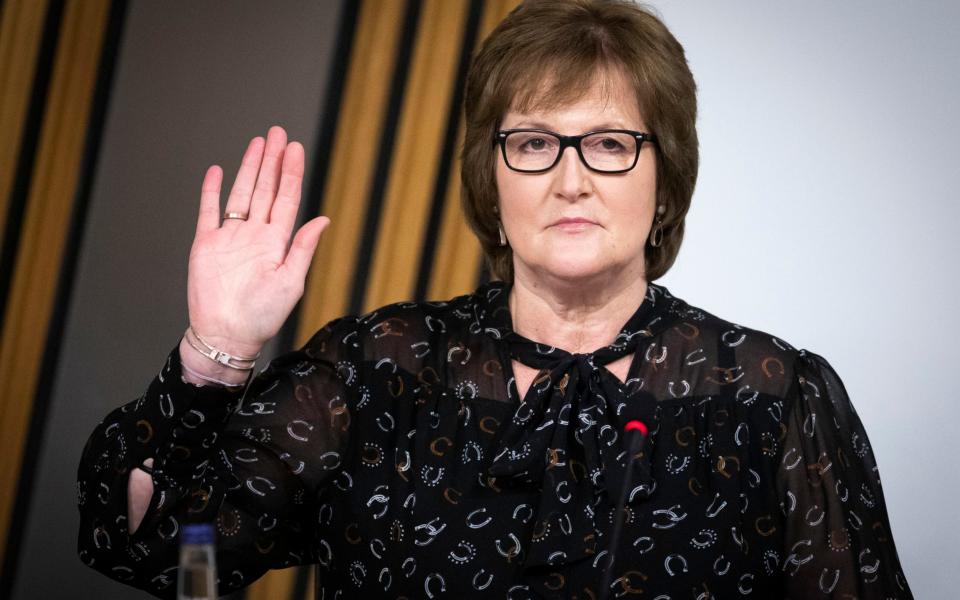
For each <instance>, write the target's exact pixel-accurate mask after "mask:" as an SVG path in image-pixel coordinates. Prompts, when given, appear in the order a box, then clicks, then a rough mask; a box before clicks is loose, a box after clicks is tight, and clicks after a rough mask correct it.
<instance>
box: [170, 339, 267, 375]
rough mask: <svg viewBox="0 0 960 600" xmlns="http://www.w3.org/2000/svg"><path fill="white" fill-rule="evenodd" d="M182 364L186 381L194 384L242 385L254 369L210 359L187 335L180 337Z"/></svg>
mask: <svg viewBox="0 0 960 600" xmlns="http://www.w3.org/2000/svg"><path fill="white" fill-rule="evenodd" d="M180 364H181V366H182V369H181V371H182V375H183V379H184V381H187V382H188V383H192V384H194V385H211V384H214V385H216V384H220V385H223V386H229V387H234V386H241V385H243V384H244V383H246V381H247V379H248V377H249V376H250V373H251V371H252V370H253V369H252V368H251V369H236V368H232V367H228V366H226V365H223V364H220V363H217V362H214V361H212V360H210V358H208V357H207V356H204V355H203V354H201V353H200V352H198V351H197V350H196V349H195V348H194V347H193V346H191V345H190V343H189V342H188V341H187V339H186V336H184V337H183V338H181V339H180ZM214 382H216V383H214Z"/></svg>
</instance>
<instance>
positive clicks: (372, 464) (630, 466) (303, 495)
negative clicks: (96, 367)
mask: <svg viewBox="0 0 960 600" xmlns="http://www.w3.org/2000/svg"><path fill="white" fill-rule="evenodd" d="M465 97H466V102H465V113H466V124H467V131H466V137H465V142H464V150H463V159H464V160H463V164H464V168H463V184H464V206H465V212H466V215H467V218H468V220H469V221H470V223H471V225H472V227H473V229H474V231H475V232H476V233H477V235H478V237H479V239H480V241H481V244H482V245H483V247H484V251H485V252H486V255H487V258H488V262H489V265H490V268H491V271H492V273H493V274H494V275H495V277H496V278H497V279H498V281H495V282H493V283H490V284H486V285H484V286H481V287H480V288H479V289H478V290H477V291H476V292H475V293H473V294H470V295H466V296H462V297H458V298H454V299H452V300H450V301H448V302H441V303H402V304H397V305H392V306H387V307H383V308H381V309H378V310H376V311H373V312H372V313H370V314H367V315H363V316H360V317H353V316H351V317H344V318H341V319H338V320H336V321H334V322H332V323H330V324H328V325H327V326H326V327H324V328H323V329H322V330H321V331H319V332H318V333H317V334H316V335H315V336H314V337H313V339H311V340H310V341H309V342H308V343H307V344H306V346H304V348H302V349H301V350H299V351H297V352H293V353H291V354H288V355H286V356H284V357H282V358H280V359H278V360H276V361H274V362H273V363H272V364H271V365H270V366H269V367H268V368H267V369H266V370H265V371H264V372H263V373H261V374H259V375H258V376H256V377H255V378H251V373H252V369H253V364H254V362H255V359H256V356H257V354H258V352H259V350H260V348H261V347H262V346H263V344H264V343H265V342H266V341H267V340H268V339H269V338H270V337H272V336H273V335H274V334H275V333H276V332H277V330H278V329H279V327H280V326H281V324H282V322H283V321H284V320H285V318H286V317H287V315H288V314H289V312H290V310H291V309H292V307H293V305H294V304H295V302H296V301H297V299H298V298H299V296H300V294H301V293H302V287H303V279H304V277H305V274H306V271H307V268H308V266H309V262H310V257H311V256H312V252H313V250H314V248H315V247H316V244H317V240H318V238H319V236H320V234H321V233H322V231H323V229H324V228H325V227H326V226H327V224H328V221H327V220H326V219H325V218H323V217H318V218H316V219H313V220H311V221H309V222H308V223H306V224H305V225H304V226H303V227H302V228H301V229H300V230H299V231H298V232H297V233H296V235H294V236H293V239H292V243H291V244H290V248H289V251H288V250H287V242H288V240H289V239H290V236H291V232H292V229H293V223H294V218H295V215H296V212H297V207H298V204H299V194H300V178H301V176H302V173H303V150H302V147H301V146H300V145H299V144H297V143H289V144H288V143H287V140H286V137H285V133H284V132H283V131H282V130H281V129H279V128H273V129H271V130H270V132H269V134H268V136H267V139H266V141H265V142H264V140H262V139H260V138H257V139H255V140H253V141H252V142H251V143H250V146H249V147H248V148H247V151H246V153H245V155H244V159H243V164H242V166H241V169H240V171H239V173H238V176H237V180H236V182H235V184H234V187H233V190H232V191H231V193H230V196H229V199H228V200H227V203H226V207H225V212H224V214H223V218H222V222H221V213H220V205H219V196H220V187H221V179H222V174H221V171H220V170H219V168H217V167H212V168H211V169H210V170H209V171H208V172H207V176H206V178H205V180H204V183H203V192H202V196H201V206H200V216H199V219H198V225H197V234H196V238H195V242H194V246H193V251H192V252H191V257H190V271H189V285H188V288H189V297H188V302H189V309H190V327H189V328H188V329H187V331H186V333H185V335H184V337H183V339H182V340H181V342H180V345H179V346H178V347H177V348H176V349H175V350H174V351H173V352H172V353H171V354H170V356H169V358H168V360H167V362H166V364H165V365H164V366H163V367H162V369H161V371H160V373H159V375H158V376H157V378H156V379H155V380H154V381H153V382H152V383H151V384H150V387H149V388H148V390H147V392H146V393H145V394H144V396H142V397H141V398H140V399H138V400H136V401H135V402H132V403H130V404H127V405H126V406H123V407H121V408H119V409H117V410H116V411H114V412H113V413H111V414H110V415H108V416H107V418H106V419H105V420H104V422H103V423H102V424H101V425H100V426H99V427H98V428H97V429H96V430H95V431H94V433H93V435H92V436H91V438H90V442H89V443H88V445H87V448H86V450H85V452H84V456H83V459H82V462H81V465H80V473H79V479H80V500H79V502H80V508H81V514H82V525H81V531H80V555H81V558H82V559H83V560H84V561H85V562H87V564H89V565H91V566H92V567H94V568H96V569H99V570H101V571H102V572H104V573H106V574H108V575H110V576H112V577H116V578H118V579H121V580H123V581H126V582H128V583H130V584H131V585H135V586H137V587H140V588H143V589H145V590H147V591H149V592H151V593H153V594H156V595H158V596H161V597H165V596H170V595H171V594H172V593H173V592H172V590H173V585H172V584H173V582H174V580H175V576H176V567H175V565H176V554H177V532H178V530H179V527H180V526H181V524H182V523H185V522H193V521H213V522H215V523H216V525H217V529H218V532H219V533H218V553H219V554H218V561H219V568H220V571H219V572H220V586H221V587H220V591H221V593H223V592H225V591H228V590H231V589H236V588H239V587H242V586H245V585H247V584H249V583H250V582H251V581H253V580H254V579H255V578H256V577H258V576H259V575H261V574H262V573H263V572H264V571H265V570H267V569H269V568H281V567H285V566H291V565H295V564H317V565H318V566H319V577H318V587H319V591H318V597H336V596H337V595H338V594H340V595H342V596H344V597H391V598H393V597H402V596H405V597H424V596H426V597H430V598H433V597H441V596H450V597H453V596H456V595H458V594H459V595H461V596H463V597H477V596H479V595H481V594H483V595H485V596H486V595H489V596H490V597H496V598H528V597H529V598H539V597H560V598H593V597H602V596H605V595H607V594H609V595H610V596H622V595H624V594H633V593H642V594H644V595H645V597H649V598H688V597H692V598H710V597H724V598H726V597H741V596H747V597H754V598H780V597H788V598H843V597H857V598H861V599H863V598H910V597H912V596H911V594H910V591H909V589H908V586H907V583H906V580H905V578H904V576H903V573H902V571H901V568H900V565H899V560H898V558H897V554H896V549H895V547H894V544H893V541H892V539H891V536H890V530H889V525H888V522H887V517H886V511H885V507H884V503H883V496H882V492H881V489H880V484H879V479H878V477H877V474H876V469H875V463H874V460H873V454H872V452H871V450H870V447H869V445H868V443H867V438H866V434H865V432H864V431H863V428H862V425H861V424H860V421H859V419H858V418H857V417H856V414H855V413H854V411H853V408H852V406H851V404H850V401H849V399H848V398H847V396H846V394H845V391H844V389H843V385H842V383H841V382H840V380H839V378H838V377H837V375H836V374H835V373H834V372H833V370H832V369H831V368H830V366H829V365H828V364H827V363H826V361H824V360H823V359H822V358H821V357H819V356H817V355H815V354H813V353H810V352H806V351H803V350H799V351H798V350H795V349H793V348H792V347H791V346H790V345H788V344H787V343H786V342H784V341H782V340H779V339H778V338H776V337H773V336H771V335H768V334H765V333H763V332H760V331H756V330H752V329H748V328H745V327H741V326H739V325H735V324H733V323H729V322H727V321H724V320H722V319H720V318H718V317H715V316H713V315H711V314H710V313H708V312H706V311H703V310H701V309H699V308H696V307H694V306H691V305H690V304H687V303H686V302H684V301H683V300H681V299H680V298H677V297H675V296H673V295H672V294H671V293H670V292H669V291H668V290H667V289H666V288H664V287H663V286H660V285H657V284H655V283H653V281H654V280H656V279H657V278H659V277H660V276H662V275H663V273H664V272H666V270H667V269H668V268H669V267H670V265H671V264H672V262H673V260H674V258H675V257H676V254H677V251H678V249H679V245H680V242H681V239H682V234H683V221H684V216H685V214H686V211H687V208H688V207H689V203H690V198H691V195H692V193H693V187H694V183H695V179H696V171H697V162H698V157H697V139H696V130H695V117H696V97H695V85H694V82H693V78H692V76H691V74H690V72H689V69H688V67H687V65H686V61H685V58H684V55H683V49H682V47H681V46H680V45H679V44H678V43H677V42H676V40H675V39H674V38H673V37H672V35H671V34H670V33H669V32H668V31H667V30H666V29H665V27H664V26H663V25H662V23H660V22H659V21H658V20H657V19H656V18H655V17H653V16H651V15H650V14H649V13H647V12H645V11H643V10H641V9H639V8H637V7H635V6H633V5H631V4H629V3H619V2H598V1H595V0H576V1H564V2H560V1H541V2H529V3H527V4H525V5H523V6H521V7H520V8H519V9H517V10H516V11H514V12H513V13H512V14H511V15H510V16H509V17H508V18H507V19H506V20H505V21H504V22H503V23H501V24H500V26H499V27H498V28H497V29H496V30H495V31H494V32H493V34H492V35H491V36H490V38H489V39H488V40H487V41H486V42H485V44H484V45H483V47H482V49H481V51H480V53H479V54H478V55H477V57H476V58H475V60H474V63H473V65H472V67H471V71H470V75H469V78H468V83H467V89H466V95H465ZM632 421H638V422H641V423H643V424H644V425H639V426H638V427H641V428H643V427H644V426H645V427H646V428H648V429H649V432H648V435H647V436H646V437H645V438H639V439H640V440H641V443H642V446H641V447H640V448H639V450H638V451H634V450H633V449H631V448H630V445H629V444H628V443H627V442H626V439H627V434H626V433H625V432H624V426H625V425H626V424H627V423H628V422H632ZM624 498H625V499H624ZM621 502H623V503H624V504H622V506H623V508H622V509H620V510H618V504H620V503H621ZM618 520H620V521H622V528H621V527H615V526H614V524H615V521H618ZM617 529H619V531H615V530H617ZM605 582H609V583H605Z"/></svg>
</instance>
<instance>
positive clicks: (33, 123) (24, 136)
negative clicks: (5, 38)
mask: <svg viewBox="0 0 960 600" xmlns="http://www.w3.org/2000/svg"><path fill="white" fill-rule="evenodd" d="M63 8H64V2H63V0H51V1H50V4H49V5H47V14H46V16H45V18H44V23H43V34H42V37H41V39H40V47H39V48H38V51H37V64H36V70H35V71H34V73H33V83H32V85H31V90H30V107H29V108H28V109H27V115H26V119H25V120H24V124H23V132H22V133H21V138H20V139H19V140H17V141H18V142H19V144H20V152H19V153H18V155H17V168H16V170H15V171H14V175H13V185H12V186H11V188H10V201H9V202H8V204H7V220H6V225H5V226H4V231H3V245H2V247H0V331H3V329H4V326H5V324H6V323H5V321H6V314H7V304H8V301H9V297H10V285H11V283H12V281H13V266H14V265H15V264H16V259H17V248H18V247H19V246H20V230H21V228H22V227H23V215H24V212H25V211H26V208H27V198H28V197H29V196H30V177H31V176H32V175H33V168H34V165H35V164H36V162H37V145H38V144H39V142H40V130H41V128H42V127H43V115H44V113H45V112H46V109H47V93H48V91H49V89H50V76H51V74H52V73H53V60H54V57H55V56H56V52H57V38H58V36H59V33H60V22H61V21H62V20H63ZM8 142H13V140H8ZM0 597H2V594H0Z"/></svg>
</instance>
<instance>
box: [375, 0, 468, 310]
mask: <svg viewBox="0 0 960 600" xmlns="http://www.w3.org/2000/svg"><path fill="white" fill-rule="evenodd" d="M467 6H468V3H467V1H466V0H457V1H450V0H425V1H424V3H423V13H422V15H421V20H420V27H419V30H418V32H417V39H416V42H415V45H414V49H413V55H412V64H411V68H410V76H409V81H408V83H407V91H406V97H405V98H404V100H403V108H402V111H401V116H400V124H399V129H398V135H397V144H396V147H395V150H394V154H393V159H392V161H391V165H390V176H389V180H388V185H387V192H386V197H385V198H384V206H383V214H382V215H381V218H380V225H379V231H378V232H377V238H376V245H375V250H374V255H373V256H374V257H373V263H372V266H371V270H370V281H369V284H368V287H367V294H366V297H365V302H364V308H365V309H367V310H369V309H372V308H375V307H377V306H381V305H383V304H387V303H389V302H397V301H400V300H409V299H410V297H411V296H412V294H413V288H414V285H415V284H416V279H417V272H418V267H419V261H420V251H421V248H422V244H423V234H424V232H425V229H426V223H427V220H428V216H429V212H430V201H431V199H432V193H433V186H434V182H435V181H436V173H437V167H438V164H439V160H440V151H441V149H442V147H443V137H444V132H445V130H446V125H447V120H448V107H449V105H450V97H451V95H452V94H453V88H454V85H455V83H456V81H455V79H456V69H457V59H458V57H459V56H460V46H461V44H462V39H463V25H464V23H465V18H466V10H467ZM441 251H442V250H441Z"/></svg>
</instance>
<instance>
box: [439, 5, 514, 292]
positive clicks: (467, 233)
mask: <svg viewBox="0 0 960 600" xmlns="http://www.w3.org/2000/svg"><path fill="white" fill-rule="evenodd" d="M517 4H519V0H487V2H486V5H485V6H484V11H483V17H482V20H481V21H480V29H479V31H478V32H477V45H478V47H479V45H480V44H482V43H483V40H484V39H485V38H486V37H487V35H489V34H490V32H491V31H492V30H493V28H494V27H496V26H497V24H498V23H499V22H500V21H501V20H503V18H504V17H506V16H507V14H508V13H509V12H510V11H511V10H513V8H514V7H515V6H516V5H517ZM461 110H462V109H461ZM463 128H464V124H463V116H462V115H461V118H460V125H459V131H458V135H457V148H458V149H459V148H461V147H462V145H463ZM460 167H461V162H460V155H459V151H458V152H457V156H456V158H455V159H454V161H453V163H452V164H451V166H450V168H451V172H450V179H449V183H448V185H447V191H446V197H445V199H444V206H443V216H442V218H441V222H440V233H439V239H438V240H437V252H436V256H435V258H434V263H433V270H432V272H431V274H430V285H429V288H428V291H427V296H428V297H429V298H431V299H447V298H451V297H453V296H457V295H459V294H466V293H468V292H471V291H473V289H474V287H475V286H476V284H477V269H478V267H479V265H480V261H481V257H482V256H483V252H482V251H481V249H480V243H479V242H478V241H477V238H476V236H474V234H473V231H472V230H471V229H470V227H469V226H468V225H467V222H466V220H465V219H464V218H463V211H462V210H461V209H460V191H461V186H460Z"/></svg>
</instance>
